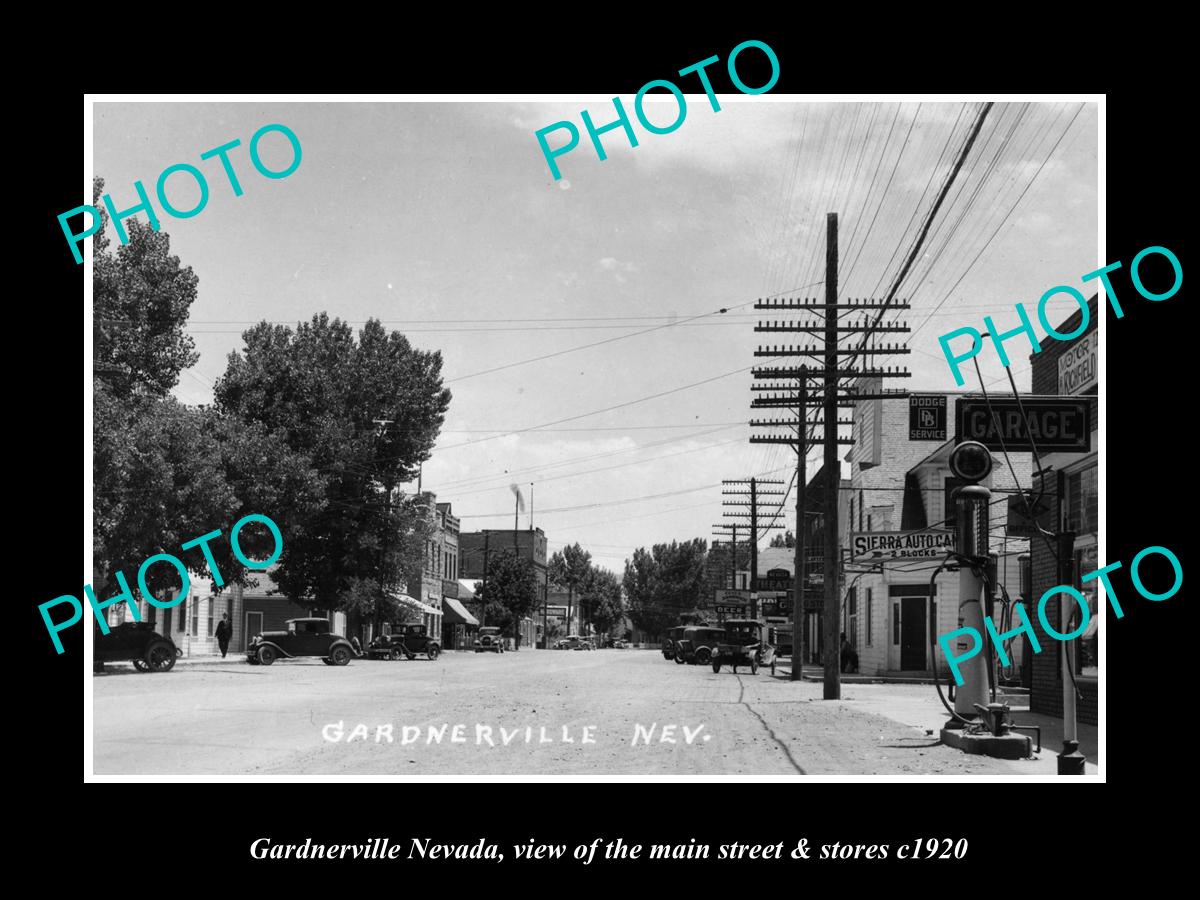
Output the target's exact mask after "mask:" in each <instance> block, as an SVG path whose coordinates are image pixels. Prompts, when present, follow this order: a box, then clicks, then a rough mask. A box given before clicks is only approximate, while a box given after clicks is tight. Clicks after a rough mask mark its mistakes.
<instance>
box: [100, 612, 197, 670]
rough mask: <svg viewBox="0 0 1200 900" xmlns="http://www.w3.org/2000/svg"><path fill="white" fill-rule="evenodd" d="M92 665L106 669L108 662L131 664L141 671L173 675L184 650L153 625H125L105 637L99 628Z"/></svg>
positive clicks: (113, 629)
mask: <svg viewBox="0 0 1200 900" xmlns="http://www.w3.org/2000/svg"><path fill="white" fill-rule="evenodd" d="M95 634H96V641H95V644H94V645H93V647H92V662H93V666H94V668H95V669H97V670H103V669H104V664H105V663H106V662H131V663H133V667H134V668H135V669H137V670H138V671H139V672H170V671H171V669H172V668H174V666H175V660H176V659H177V658H178V657H180V656H182V655H183V651H182V650H180V649H179V648H178V647H176V646H175V643H174V642H173V641H172V640H171V639H170V638H169V637H164V636H163V635H161V634H159V633H158V632H157V631H155V630H154V627H153V626H152V625H151V624H150V623H149V622H123V623H121V624H120V625H116V626H114V627H112V628H110V629H109V630H108V634H101V633H100V629H99V628H97V629H96V632H95Z"/></svg>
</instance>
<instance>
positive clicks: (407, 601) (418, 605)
mask: <svg viewBox="0 0 1200 900" xmlns="http://www.w3.org/2000/svg"><path fill="white" fill-rule="evenodd" d="M390 596H391V598H392V599H393V600H395V601H396V602H397V603H403V604H404V605H405V606H410V607H412V608H413V609H415V610H417V611H418V612H421V613H427V614H428V615H431V616H440V615H441V614H442V611H441V610H440V609H438V608H437V607H434V606H430V605H429V604H428V603H422V602H421V601H420V600H418V599H417V598H416V597H410V596H408V594H392V595H390Z"/></svg>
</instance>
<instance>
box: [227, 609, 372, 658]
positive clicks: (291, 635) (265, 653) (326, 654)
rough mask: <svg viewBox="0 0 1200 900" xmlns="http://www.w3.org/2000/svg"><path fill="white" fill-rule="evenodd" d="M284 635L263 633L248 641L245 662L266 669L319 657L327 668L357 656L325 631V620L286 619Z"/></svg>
mask: <svg viewBox="0 0 1200 900" xmlns="http://www.w3.org/2000/svg"><path fill="white" fill-rule="evenodd" d="M285 625H286V630H284V631H264V632H263V633H262V634H256V635H255V636H254V637H253V638H251V639H250V646H249V647H247V648H246V661H247V662H249V663H250V664H251V665H255V666H257V665H264V666H269V665H271V663H273V662H275V660H277V659H280V658H283V659H299V658H301V657H305V656H316V657H319V658H320V660H321V662H323V663H325V665H327V666H344V665H346V664H347V663H349V662H350V660H351V659H352V658H353V657H355V656H358V655H360V654H359V653H357V652H356V651H355V648H354V646H353V645H352V644H351V643H350V642H349V641H348V640H346V639H345V638H344V637H342V636H341V635H340V634H334V633H333V632H332V631H330V629H329V620H328V619H288V620H287V622H286V623H285Z"/></svg>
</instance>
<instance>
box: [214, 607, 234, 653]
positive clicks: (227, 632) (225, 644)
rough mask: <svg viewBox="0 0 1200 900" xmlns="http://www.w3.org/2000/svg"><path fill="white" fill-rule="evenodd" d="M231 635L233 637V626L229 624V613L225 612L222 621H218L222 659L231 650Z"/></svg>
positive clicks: (218, 640) (218, 643)
mask: <svg viewBox="0 0 1200 900" xmlns="http://www.w3.org/2000/svg"><path fill="white" fill-rule="evenodd" d="M231 637H233V626H232V625H230V624H229V613H223V614H222V615H221V621H220V622H218V623H217V646H218V647H220V648H221V659H224V658H225V654H226V653H227V652H228V650H229V639H230V638H231Z"/></svg>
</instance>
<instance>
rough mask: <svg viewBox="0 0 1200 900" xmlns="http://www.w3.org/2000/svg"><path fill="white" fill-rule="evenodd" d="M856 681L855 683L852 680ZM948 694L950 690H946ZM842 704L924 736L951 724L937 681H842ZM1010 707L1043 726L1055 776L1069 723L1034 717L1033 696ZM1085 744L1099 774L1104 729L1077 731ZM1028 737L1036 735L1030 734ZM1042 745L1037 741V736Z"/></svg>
mask: <svg viewBox="0 0 1200 900" xmlns="http://www.w3.org/2000/svg"><path fill="white" fill-rule="evenodd" d="M775 677H776V678H777V679H782V680H785V681H787V680H790V679H791V677H792V672H791V667H790V666H779V667H777V669H776V675H775ZM823 677H824V669H822V667H821V666H816V665H812V666H808V665H806V666H805V667H804V680H805V681H815V682H820V681H821V679H822V678H823ZM850 679H854V680H850ZM943 691H944V687H943ZM842 702H846V703H852V704H853V707H854V708H855V709H862V710H864V711H866V712H872V713H876V714H877V715H881V716H885V717H887V718H889V719H891V720H893V721H895V722H900V723H902V724H904V725H908V726H909V727H910V728H916V729H918V730H920V731H923V732H928V733H930V734H933V735H936V734H937V733H938V732H939V731H940V730H941V728H942V726H943V725H945V723H946V719H947V718H948V715H947V713H946V709H945V707H943V706H942V704H941V701H939V700H938V696H937V690H936V688H935V687H934V686H933V682H932V681H920V680H918V681H915V682H903V683H900V682H893V681H891V680H890V679H889V680H888V681H886V682H885V681H883V680H881V679H880V678H874V677H867V676H853V675H852V676H850V678H849V679H848V678H847V677H846V676H842ZM1008 702H1009V704H1010V706H1011V709H1012V720H1013V721H1014V722H1015V723H1016V724H1018V725H1037V726H1040V727H1041V729H1042V751H1041V753H1037V752H1036V749H1037V745H1036V743H1035V744H1034V750H1035V753H1034V755H1035V756H1037V757H1038V760H1039V766H1038V769H1039V773H1041V770H1043V769H1045V770H1046V774H1054V773H1055V771H1056V767H1057V763H1056V761H1055V757H1057V756H1058V754H1059V752H1060V751H1061V750H1062V734H1063V721H1062V719H1060V718H1056V717H1054V716H1047V715H1043V714H1041V713H1034V712H1031V711H1030V710H1029V698H1028V696H1010V697H1008ZM1076 732H1077V738H1078V740H1079V752H1080V753H1082V754H1083V755H1084V757H1085V758H1086V760H1087V764H1086V766H1085V769H1086V772H1087V774H1088V775H1095V774H1097V768H1096V765H1097V763H1098V761H1099V758H1100V757H1099V748H1100V741H1099V729H1098V728H1097V726H1095V725H1085V724H1083V723H1080V724H1079V725H1078V726H1077V727H1076ZM1022 733H1023V734H1029V735H1030V736H1031V737H1033V735H1032V734H1031V733H1030V732H1022ZM1034 740H1035V742H1036V740H1037V739H1036V737H1034Z"/></svg>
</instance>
